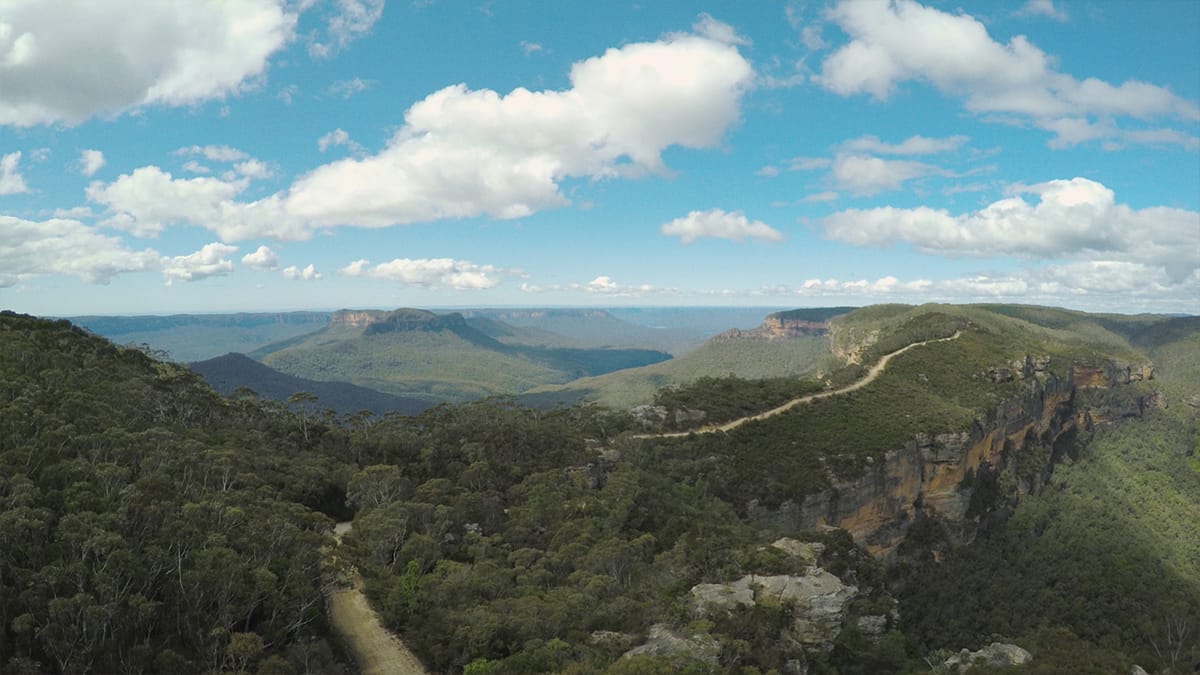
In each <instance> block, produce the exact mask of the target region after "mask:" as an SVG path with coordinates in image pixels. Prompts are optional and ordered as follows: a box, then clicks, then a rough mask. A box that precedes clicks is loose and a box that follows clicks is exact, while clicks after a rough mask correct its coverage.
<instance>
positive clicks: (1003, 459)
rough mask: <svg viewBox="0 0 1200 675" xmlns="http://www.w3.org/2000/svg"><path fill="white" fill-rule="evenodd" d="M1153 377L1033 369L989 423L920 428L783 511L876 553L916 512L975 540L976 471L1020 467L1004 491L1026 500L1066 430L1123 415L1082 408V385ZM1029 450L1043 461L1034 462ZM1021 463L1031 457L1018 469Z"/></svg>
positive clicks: (900, 534) (891, 546)
mask: <svg viewBox="0 0 1200 675" xmlns="http://www.w3.org/2000/svg"><path fill="white" fill-rule="evenodd" d="M1152 376H1153V373H1152V369H1151V367H1150V366H1148V365H1147V366H1138V367H1136V368H1130V367H1128V366H1121V365H1117V364H1113V365H1110V366H1107V367H1106V366H1079V367H1075V368H1072V370H1071V374H1070V376H1069V377H1068V378H1067V379H1065V380H1058V379H1056V378H1054V377H1052V376H1045V375H1039V376H1038V377H1029V378H1027V380H1026V382H1027V389H1026V393H1025V394H1024V396H1022V397H1020V398H1018V399H1016V400H1012V401H1009V402H1008V403H1007V404H1005V405H1003V406H1002V407H1001V408H1000V409H999V410H996V411H994V412H993V414H992V415H991V416H989V419H988V420H987V421H980V420H977V421H976V423H975V424H974V425H973V428H972V429H970V430H969V431H964V432H961V433H950V434H938V435H936V436H931V435H927V434H919V435H918V436H917V437H916V438H914V439H913V440H912V441H909V442H908V443H906V444H905V445H904V447H902V448H898V449H896V450H893V451H891V452H888V453H887V454H886V455H885V457H884V460H883V461H882V462H876V463H875V464H874V466H872V467H871V468H870V469H868V470H867V472H866V473H865V474H864V475H863V476H862V477H860V478H858V479H856V480H854V481H845V482H838V483H835V484H834V486H833V487H832V488H830V489H829V490H826V491H824V492H821V493H819V494H814V495H809V496H807V497H805V498H804V500H803V501H802V502H801V503H798V504H790V505H785V506H784V507H782V508H781V510H780V513H779V514H777V515H779V516H784V517H786V518H787V519H788V520H790V521H791V522H792V523H793V524H794V525H796V526H798V527H799V528H801V529H811V528H821V527H838V528H843V529H845V530H847V531H849V532H850V534H851V535H853V537H854V539H855V541H857V542H858V543H859V544H860V545H862V546H864V547H865V548H866V549H867V550H868V551H870V552H871V553H872V554H874V555H877V556H883V557H887V556H889V555H891V554H893V553H894V551H895V549H896V547H897V546H898V545H899V544H900V543H901V542H902V541H903V540H904V538H905V536H906V535H907V534H908V529H909V527H910V526H911V524H912V523H913V522H914V519H915V518H916V517H917V515H918V513H917V512H918V511H920V512H921V515H924V516H928V517H932V518H935V519H937V520H938V521H940V522H941V523H942V524H943V525H945V526H946V527H947V531H948V532H950V534H951V536H952V537H953V538H955V539H957V540H959V541H969V540H970V539H971V538H972V537H973V536H974V533H975V531H976V529H977V528H978V526H979V522H978V521H977V518H976V517H975V516H974V515H973V516H972V517H971V518H968V517H967V512H968V507H969V506H970V504H971V499H972V495H973V491H974V487H973V479H974V478H975V477H976V476H978V475H980V473H981V472H984V471H986V472H991V474H992V475H995V474H997V473H998V472H1003V471H1005V470H1009V471H1010V472H1011V471H1012V470H1013V469H1014V468H1019V469H1020V473H1019V475H1023V476H1026V478H1023V479H1019V480H1016V481H1012V482H1010V483H1009V484H1010V485H1011V486H1014V487H1010V492H1011V493H1012V494H1007V495H1004V497H1005V499H1007V500H1009V501H1010V502H1015V501H1019V500H1020V498H1021V497H1022V496H1023V495H1024V494H1025V493H1027V492H1029V491H1036V490H1038V489H1040V488H1041V484H1042V483H1043V482H1044V481H1045V480H1046V479H1047V478H1048V477H1049V474H1050V471H1051V470H1052V468H1053V466H1052V465H1053V457H1054V452H1053V451H1052V448H1053V446H1054V444H1055V442H1056V441H1057V440H1058V439H1059V438H1061V437H1063V436H1064V434H1069V433H1073V432H1075V431H1077V430H1090V429H1091V427H1092V426H1093V425H1095V424H1101V423H1104V422H1107V421H1110V420H1112V419H1116V418H1117V417H1118V416H1117V415H1114V414H1112V413H1110V412H1109V411H1091V410H1076V408H1075V392H1076V390H1077V389H1081V388H1088V387H1111V386H1115V385H1119V384H1124V383H1128V382H1130V381H1131V380H1141V379H1148V378H1150V377H1152ZM1156 401H1157V397H1156V395H1151V396H1150V397H1147V398H1146V400H1144V401H1139V403H1138V406H1136V407H1137V410H1136V411H1135V412H1136V413H1138V414H1140V410H1141V409H1143V408H1144V407H1146V406H1150V405H1157V403H1156ZM1121 416H1124V417H1128V416H1129V415H1128V414H1122V415H1121ZM1038 448H1040V449H1041V450H1040V451H1036V452H1034V451H1031V452H1027V453H1025V454H1024V455H1022V456H1023V457H1024V458H1025V459H1022V460H1018V459H1016V457H1017V454H1018V453H1016V452H1015V451H1017V450H1021V449H1029V450H1036V449H1038ZM1030 457H1035V458H1038V459H1037V460H1035V461H1037V462H1040V463H1041V464H1042V465H1040V466H1029V463H1030V461H1031V460H1030V459H1029V458H1030ZM1018 461H1024V462H1025V463H1026V465H1024V466H1020V467H1015V463H1016V462H1018ZM1029 476H1033V478H1029Z"/></svg>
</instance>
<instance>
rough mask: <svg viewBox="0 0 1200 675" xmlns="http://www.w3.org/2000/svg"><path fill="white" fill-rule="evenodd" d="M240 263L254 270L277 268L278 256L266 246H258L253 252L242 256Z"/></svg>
mask: <svg viewBox="0 0 1200 675" xmlns="http://www.w3.org/2000/svg"><path fill="white" fill-rule="evenodd" d="M242 264H243V265H245V266H246V267H249V268H251V269H256V270H274V269H279V256H277V255H275V252H274V251H272V250H271V249H270V248H268V247H266V246H259V247H258V249H257V250H255V251H254V252H253V253H247V254H246V255H244V256H242Z"/></svg>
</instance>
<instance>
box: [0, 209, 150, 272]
mask: <svg viewBox="0 0 1200 675" xmlns="http://www.w3.org/2000/svg"><path fill="white" fill-rule="evenodd" d="M159 257H160V256H159V255H158V253H156V252H154V251H152V250H150V249H146V250H144V251H131V250H129V249H128V248H126V247H125V245H124V244H122V243H121V240H120V239H118V238H117V237H111V236H106V235H103V234H100V233H99V232H98V231H97V230H96V229H95V228H92V227H88V226H87V225H84V224H83V223H81V222H79V221H77V220H73V219H69V218H53V219H51V220H44V221H31V220H23V219H20V218H14V217H12V216H4V215H0V288H2V287H5V286H12V285H14V284H16V283H17V282H19V281H21V280H22V279H26V278H29V277H33V276H39V275H45V274H66V275H73V276H77V277H79V278H80V279H83V280H84V281H86V282H88V283H97V284H107V283H108V282H109V281H110V280H111V279H112V277H114V276H115V275H117V274H122V273H125V272H141V271H145V270H155V269H158V267H159Z"/></svg>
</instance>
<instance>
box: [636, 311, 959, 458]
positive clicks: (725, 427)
mask: <svg viewBox="0 0 1200 675" xmlns="http://www.w3.org/2000/svg"><path fill="white" fill-rule="evenodd" d="M961 334H962V331H956V332H955V333H954V335H951V336H950V337H945V338H935V339H933V340H925V341H924V342H914V343H912V344H910V345H906V346H904V347H901V348H900V349H897V350H896V351H894V352H890V353H888V354H884V355H883V356H882V357H880V359H879V361H878V362H876V364H875V365H873V366H871V369H870V370H868V371H867V374H866V376H864V377H863V378H862V379H861V380H857V381H856V382H853V383H851V384H848V385H846V386H844V387H842V388H841V389H832V390H830V391H821V392H817V393H815V394H806V395H804V396H801V397H799V398H794V399H792V400H790V401H788V402H787V403H784V404H783V405H780V406H776V407H774V408H771V409H770V410H767V411H765V412H760V413H757V414H754V415H748V416H746V417H739V418H738V419H736V420H733V421H730V422H726V423H724V424H714V425H712V426H707V427H700V428H699V429H693V430H691V431H674V432H671V433H661V434H640V435H638V436H635V438H684V437H686V436H688V435H689V434H711V433H715V432H718V431H733V430H734V429H736V428H738V427H740V426H742V425H743V424H745V423H746V422H757V421H758V420H765V419H767V418H768V417H774V416H776V415H778V414H780V413H784V412H787V411H789V410H791V409H792V408H795V407H796V406H798V405H803V404H805V403H808V402H809V401H815V400H817V399H820V398H829V397H830V396H837V395H838V394H845V393H847V392H851V391H855V390H857V389H862V388H863V387H865V386H867V385H868V384H871V383H872V382H874V381H875V379H876V378H878V377H879V375H880V374H881V373H883V369H884V368H886V367H887V364H888V361H891V360H892V357H893V356H898V355H900V354H903V353H904V352H906V351H908V350H910V349H912V348H913V347H920V346H921V345H927V344H930V343H931V342H949V341H950V340H956V339H958V336H959V335H961Z"/></svg>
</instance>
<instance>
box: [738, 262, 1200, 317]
mask: <svg viewBox="0 0 1200 675" xmlns="http://www.w3.org/2000/svg"><path fill="white" fill-rule="evenodd" d="M721 293H723V294H731V292H729V291H723V292H721ZM732 294H735V295H739V293H736V292H733V293H732ZM740 295H751V296H753V295H759V296H764V295H765V296H777V297H793V298H801V299H803V300H807V301H812V300H816V299H820V300H821V301H822V302H828V303H846V304H868V303H874V302H910V303H925V302H953V303H965V302H1021V303H1035V304H1048V305H1063V304H1064V303H1065V304H1069V305H1070V306H1073V307H1079V308H1084V309H1091V310H1092V311H1110V310H1117V311H1128V309H1129V307H1130V306H1131V304H1130V303H1131V301H1133V302H1134V303H1135V304H1134V306H1137V307H1139V308H1141V309H1142V310H1144V311H1153V312H1195V311H1196V310H1197V309H1198V307H1197V298H1200V272H1196V273H1193V274H1191V275H1190V276H1188V277H1186V278H1184V279H1180V280H1173V279H1171V278H1170V277H1169V276H1168V275H1167V274H1166V273H1165V272H1164V271H1163V270H1162V269H1161V268H1156V267H1153V266H1147V265H1141V264H1139V263H1131V262H1119V261H1104V260H1101V261H1079V262H1072V263H1068V264H1065V265H1045V266H1041V267H1031V268H1025V269H1020V270H1016V271H1012V272H987V273H981V274H973V275H967V276H962V277H952V278H947V279H909V280H901V279H898V278H896V277H894V276H884V277H880V278H878V279H874V280H872V279H809V280H807V281H804V282H802V283H800V284H799V285H797V286H795V287H788V286H774V287H768V288H763V289H759V290H757V291H750V292H744V293H740Z"/></svg>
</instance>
